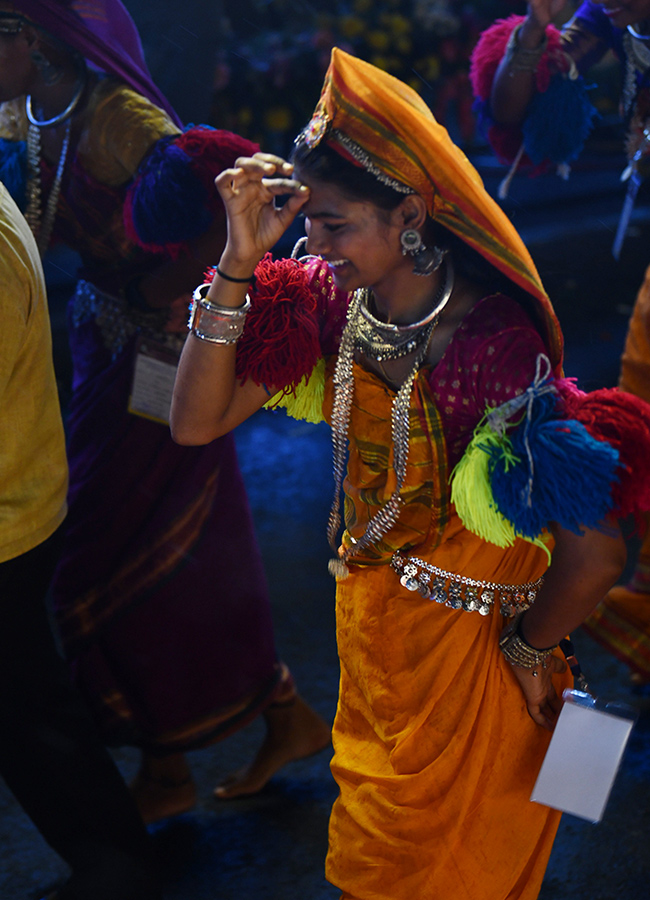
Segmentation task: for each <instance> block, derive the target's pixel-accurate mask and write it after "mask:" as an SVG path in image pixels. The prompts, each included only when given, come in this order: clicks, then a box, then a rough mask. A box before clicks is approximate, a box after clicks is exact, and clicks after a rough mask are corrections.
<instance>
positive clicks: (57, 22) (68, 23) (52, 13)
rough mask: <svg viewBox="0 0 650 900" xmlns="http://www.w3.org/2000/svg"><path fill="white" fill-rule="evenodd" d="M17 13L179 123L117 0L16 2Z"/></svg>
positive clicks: (33, 0) (137, 37) (135, 31)
mask: <svg viewBox="0 0 650 900" xmlns="http://www.w3.org/2000/svg"><path fill="white" fill-rule="evenodd" d="M14 7H15V9H16V11H17V12H18V13H20V14H21V15H24V16H26V17H27V18H28V19H29V20H30V21H32V22H34V24H36V25H40V27H41V28H44V29H45V30H46V31H49V33H50V34H52V35H54V37H57V38H59V40H61V41H63V42H64V43H65V44H67V45H68V46H69V47H72V48H73V49H74V50H77V51H78V52H79V53H80V54H81V55H82V56H83V57H85V58H86V59H87V60H88V62H90V63H91V64H92V65H93V66H94V67H95V68H97V69H99V70H100V71H102V72H106V73H107V74H109V75H115V76H116V77H117V78H119V79H121V80H122V81H124V82H125V83H126V84H128V85H129V86H130V87H132V88H133V90H134V91H137V92H138V93H139V94H142V96H143V97H147V99H149V100H151V101H152V103H155V104H156V106H159V107H160V108H161V109H164V110H165V111H166V112H167V113H169V115H170V117H171V118H172V119H173V121H174V122H175V123H176V124H177V125H179V126H180V124H181V122H180V119H179V118H178V116H177V115H176V113H175V112H174V110H173V109H172V107H171V106H170V104H169V102H168V101H167V98H166V97H165V96H164V95H163V94H162V92H161V91H160V90H159V89H158V88H157V87H156V85H155V84H154V83H153V81H152V80H151V75H150V74H149V69H148V68H147V64H146V63H145V61H144V54H143V52H142V44H141V42H140V35H139V34H138V30H137V28H136V27H135V24H134V22H133V19H132V18H131V16H130V15H129V13H128V12H127V11H126V9H125V8H124V6H123V5H122V3H120V0H58V2H57V0H14Z"/></svg>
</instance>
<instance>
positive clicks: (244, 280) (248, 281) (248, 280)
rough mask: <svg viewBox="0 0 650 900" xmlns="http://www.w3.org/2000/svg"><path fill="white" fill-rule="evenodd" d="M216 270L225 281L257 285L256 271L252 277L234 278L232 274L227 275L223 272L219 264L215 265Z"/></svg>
mask: <svg viewBox="0 0 650 900" xmlns="http://www.w3.org/2000/svg"><path fill="white" fill-rule="evenodd" d="M215 271H216V273H217V275H218V276H219V277H220V278H223V279H224V281H232V282H233V284H252V285H253V287H255V282H256V278H255V273H253V274H252V275H251V276H250V278H233V277H232V275H226V273H225V272H222V271H221V269H220V268H219V266H218V265H217V266H216V267H215Z"/></svg>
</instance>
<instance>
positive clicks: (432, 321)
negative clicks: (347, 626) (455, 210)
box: [327, 256, 454, 578]
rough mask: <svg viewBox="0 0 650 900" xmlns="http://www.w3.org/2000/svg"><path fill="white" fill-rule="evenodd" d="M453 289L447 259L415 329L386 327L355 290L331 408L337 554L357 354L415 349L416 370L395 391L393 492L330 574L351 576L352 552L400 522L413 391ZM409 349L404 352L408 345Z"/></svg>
mask: <svg viewBox="0 0 650 900" xmlns="http://www.w3.org/2000/svg"><path fill="white" fill-rule="evenodd" d="M453 288H454V270H453V266H452V262H451V259H450V257H449V256H448V257H447V259H446V261H445V279H444V282H443V283H442V285H441V287H440V290H439V292H438V294H437V295H436V298H435V300H434V306H433V309H432V310H431V312H429V313H427V315H426V316H425V317H424V319H421V320H420V321H419V322H414V323H413V324H411V325H387V324H386V323H385V322H381V321H380V320H379V319H376V318H375V317H374V316H372V314H371V313H370V312H369V310H368V302H369V297H370V294H369V292H368V291H367V289H365V288H364V289H360V290H358V291H355V293H354V295H353V297H352V300H351V302H350V306H349V307H348V315H347V322H346V325H345V329H344V331H343V335H342V338H341V346H340V348H339V355H338V359H337V361H336V368H335V371H334V404H333V410H332V450H333V469H334V499H333V501H332V508H331V510H330V515H329V520H328V526H327V538H328V541H329V543H330V546H331V547H332V549H333V550H336V549H337V547H336V543H337V541H336V538H337V534H338V531H339V528H340V525H341V512H340V495H341V487H342V485H343V477H344V472H345V458H346V454H347V448H348V431H349V427H350V411H351V409H352V399H353V395H354V352H355V349H357V350H360V351H361V352H362V353H364V354H365V355H366V356H368V357H369V358H371V359H375V360H377V361H381V360H384V359H399V358H401V357H402V356H406V355H407V354H408V353H411V352H413V350H415V349H417V355H416V357H415V359H414V362H413V367H412V369H411V371H410V373H409V374H408V375H407V377H406V379H405V381H404V382H403V384H402V385H401V387H400V388H399V390H398V391H397V393H396V395H395V399H394V400H393V405H392V409H391V440H392V444H393V458H394V467H395V482H396V486H395V490H394V491H393V493H392V495H391V496H390V498H389V500H388V501H387V502H386V503H385V504H384V505H383V506H382V507H381V509H380V510H379V511H378V512H377V513H376V514H375V515H374V516H371V518H370V520H369V521H368V524H367V526H366V530H365V531H364V533H363V534H362V535H361V537H360V538H359V539H358V540H355V539H354V538H352V546H351V547H348V548H347V549H345V550H344V551H342V553H339V556H338V557H336V558H335V559H331V560H330V562H329V566H328V567H329V571H330V574H332V575H334V576H336V577H339V578H345V577H346V575H348V573H349V569H348V567H347V560H348V559H349V557H350V556H352V555H353V554H357V553H359V552H360V551H361V550H363V549H365V548H366V547H369V546H370V545H371V544H376V543H377V542H378V541H379V540H381V538H382V537H383V536H384V535H385V534H386V533H387V532H388V531H389V530H390V529H391V528H392V527H393V525H394V524H395V523H396V521H397V519H398V517H399V514H400V511H401V509H402V506H403V504H404V501H403V499H402V497H401V489H402V486H403V484H404V479H405V477H406V466H407V463H408V455H409V432H410V428H409V409H410V405H411V393H412V391H413V385H414V383H415V379H416V376H417V373H418V371H419V369H420V366H421V365H422V363H423V362H424V359H425V358H426V354H427V350H428V347H429V343H430V340H431V336H432V334H433V331H434V329H435V327H436V325H437V324H438V321H439V319H440V314H441V313H442V311H443V309H444V308H445V306H446V305H447V303H448V302H449V298H450V297H451V293H452V290H453ZM406 346H410V349H408V350H405V349H404V347H406Z"/></svg>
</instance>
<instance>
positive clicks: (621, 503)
mask: <svg viewBox="0 0 650 900" xmlns="http://www.w3.org/2000/svg"><path fill="white" fill-rule="evenodd" d="M557 387H558V389H559V390H560V395H561V397H562V400H563V404H564V408H565V412H566V415H567V417H568V418H573V419H577V420H578V421H579V422H582V424H583V425H584V426H585V428H586V429H587V431H588V432H589V434H590V435H591V436H592V437H593V438H595V439H596V440H600V441H607V443H608V444H611V446H612V447H615V448H616V450H618V453H619V461H620V462H619V472H618V474H619V478H620V480H619V481H618V483H616V484H614V485H613V486H612V497H613V499H614V507H615V509H614V514H615V515H616V516H617V517H619V518H624V517H625V516H628V515H633V516H635V518H637V520H638V519H639V517H640V515H641V514H642V513H644V512H647V511H649V510H650V404H648V403H646V402H645V401H644V400H641V398H640V397H636V396H635V395H634V394H628V393H627V392H626V391H621V390H620V389H619V388H601V389H600V390H597V391H590V392H589V393H584V392H583V391H580V390H578V388H576V386H575V384H572V383H571V382H570V381H569V380H568V379H564V380H562V381H558V382H557Z"/></svg>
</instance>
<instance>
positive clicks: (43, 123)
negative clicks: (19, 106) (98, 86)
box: [25, 76, 86, 128]
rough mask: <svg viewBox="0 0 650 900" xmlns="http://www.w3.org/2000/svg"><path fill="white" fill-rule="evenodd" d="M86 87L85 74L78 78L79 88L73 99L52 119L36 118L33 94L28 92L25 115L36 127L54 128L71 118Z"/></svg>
mask: <svg viewBox="0 0 650 900" xmlns="http://www.w3.org/2000/svg"><path fill="white" fill-rule="evenodd" d="M85 87H86V78H85V76H84V77H83V78H82V77H80V78H79V79H78V80H77V89H76V90H75V92H74V94H73V96H72V99H71V100H70V102H69V103H68V105H67V106H66V108H65V109H64V110H63V111H62V112H60V113H58V114H57V115H56V116H52V118H51V119H37V118H36V116H35V115H34V111H33V109H32V95H31V94H28V95H27V96H26V97H25V115H26V116H27V121H28V122H29V124H30V125H34V127H35V128H53V127H54V126H55V125H60V124H61V122H65V120H66V119H69V118H70V116H71V115H72V113H73V112H74V111H75V109H76V108H77V105H78V103H79V101H80V100H81V95H82V94H83V92H84V88H85Z"/></svg>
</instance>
